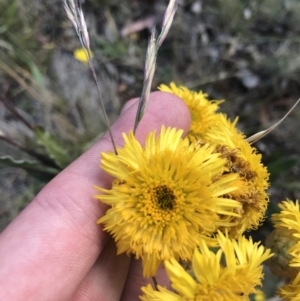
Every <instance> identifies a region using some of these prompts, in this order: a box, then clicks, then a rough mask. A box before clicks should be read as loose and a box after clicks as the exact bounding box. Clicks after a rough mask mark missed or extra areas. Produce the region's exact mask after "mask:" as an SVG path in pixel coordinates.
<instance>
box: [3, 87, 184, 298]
mask: <svg viewBox="0 0 300 301" xmlns="http://www.w3.org/2000/svg"><path fill="white" fill-rule="evenodd" d="M136 110H137V105H136V104H135V105H132V106H130V107H129V108H128V109H127V110H125V111H124V112H123V114H122V115H121V116H120V117H119V119H118V120H117V121H116V122H115V124H113V125H112V132H113V136H114V139H115V142H116V144H117V145H119V146H121V145H122V144H123V138H122V132H128V131H129V130H131V129H132V127H133V123H134V118H135V113H136ZM189 122H190V115H189V112H188V109H187V108H186V106H185V104H184V103H183V102H182V101H181V100H180V99H179V98H178V97H177V96H174V95H172V94H169V93H164V92H155V93H152V94H151V98H150V102H149V106H148V108H147V111H146V113H145V116H144V118H143V119H142V121H141V123H140V125H139V128H138V130H137V132H136V137H137V139H138V140H139V141H140V142H143V141H144V139H145V136H146V134H147V133H148V132H150V131H152V130H154V129H156V130H158V131H159V130H160V127H161V125H162V124H165V125H166V126H172V127H177V128H182V129H185V130H188V128H189ZM111 149H112V145H111V141H110V139H109V137H108V135H107V134H106V135H104V136H103V137H102V138H101V139H100V141H99V142H98V143H96V144H95V145H94V146H93V147H92V148H91V149H90V150H88V151H87V152H86V153H84V154H83V155H82V156H81V157H79V158H78V159H77V160H76V161H74V162H73V163H72V164H71V165H70V166H68V167H67V168H66V169H65V170H64V171H63V172H61V173H60V174H59V175H58V176H57V177H55V178H54V179H53V180H52V181H51V182H50V183H49V184H48V185H47V186H46V187H45V188H44V189H43V190H42V191H41V192H40V193H39V194H38V195H37V197H36V198H35V199H34V201H33V202H32V203H31V204H30V205H29V206H28V207H27V208H26V209H25V210H24V211H23V212H22V213H21V214H20V215H19V216H18V217H17V218H16V219H15V220H14V221H13V222H12V223H11V224H10V225H9V226H8V227H7V228H6V229H5V230H4V232H3V233H2V234H1V236H0V266H1V270H0V283H1V286H3V288H2V289H1V290H0V299H1V300H37V299H39V300H53V299H54V298H56V300H68V299H70V298H71V296H72V295H73V294H74V292H75V290H76V288H77V287H78V286H79V284H80V282H81V281H82V279H83V278H84V276H85V275H86V274H87V272H88V271H89V269H90V268H91V266H92V265H93V263H94V262H95V261H96V259H97V257H98V256H99V254H100V253H101V250H102V249H103V247H104V246H105V244H106V242H107V235H106V234H105V233H104V232H103V231H102V228H101V227H100V226H99V225H97V224H96V221H97V219H98V218H99V217H100V216H101V215H103V214H104V213H105V211H106V206H105V205H103V204H101V203H99V202H98V201H96V200H95V199H94V194H95V190H94V188H93V186H94V185H95V184H97V186H101V187H106V188H108V187H109V186H110V183H111V178H110V177H109V176H108V175H107V174H106V173H104V172H103V171H102V170H101V169H99V162H100V153H101V152H106V151H108V150H111ZM20 277H21V278H20ZM20 279H21V280H20ZM1 297H2V298H1Z"/></svg>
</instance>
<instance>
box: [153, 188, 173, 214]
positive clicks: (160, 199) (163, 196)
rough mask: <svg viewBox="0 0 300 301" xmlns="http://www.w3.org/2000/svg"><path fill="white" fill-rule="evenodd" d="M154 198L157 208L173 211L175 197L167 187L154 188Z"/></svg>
mask: <svg viewBox="0 0 300 301" xmlns="http://www.w3.org/2000/svg"><path fill="white" fill-rule="evenodd" d="M153 197H154V200H155V202H156V203H157V206H158V207H159V208H160V209H162V210H173V208H174V205H175V195H174V192H173V190H171V189H170V188H169V187H168V186H166V185H161V186H157V187H155V188H153Z"/></svg>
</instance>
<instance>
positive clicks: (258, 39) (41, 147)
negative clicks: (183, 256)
mask: <svg viewBox="0 0 300 301" xmlns="http://www.w3.org/2000/svg"><path fill="white" fill-rule="evenodd" d="M180 3H181V4H180V6H179V9H178V12H177V15H176V17H175V20H174V23H173V26H172V28H171V31H170V34H169V36H168V37H167V39H166V41H165V43H164V44H163V46H162V48H161V50H160V52H159V55H158V65H157V71H156V76H155V80H154V83H153V89H155V87H156V86H158V85H159V84H160V83H169V82H171V81H175V82H176V83H181V84H183V85H186V86H188V87H189V88H193V89H198V90H199V89H201V90H204V91H205V92H207V93H208V94H209V95H210V97H211V98H213V99H226V102H225V104H224V105H222V108H223V111H224V112H226V113H227V114H228V115H229V116H230V117H232V118H234V117H235V116H240V119H239V123H238V126H239V127H240V129H241V130H242V131H244V132H245V133H246V135H251V134H253V133H255V132H257V131H259V130H262V129H265V128H267V127H269V126H270V125H272V124H273V123H275V122H276V121H277V120H279V119H280V118H281V117H282V116H283V115H284V113H285V112H286V111H288V109H289V108H290V107H291V106H292V105H293V103H294V102H295V101H296V100H297V99H298V98H299V96H300V55H299V53H300V2H299V1H298V0H276V1H274V0H257V1H255V0H252V1H250V0H248V1H246V0H245V1H238V0H212V1H200V0H199V1H192V0H184V1H181V2H180ZM166 4H167V1H158V0H157V1H153V0H152V1H150V0H149V1H146V0H144V1H142V0H140V1H139V0H131V1H130V0H128V1H122V2H120V1H105V0H87V1H85V3H84V5H83V9H84V12H85V16H86V20H87V24H88V28H89V31H90V37H91V41H92V50H93V52H94V54H95V57H94V63H95V67H96V71H97V73H98V76H99V80H100V84H101V89H102V90H103V91H105V93H104V94H105V95H104V96H105V97H104V98H105V103H106V107H107V111H108V114H109V116H110V119H111V121H113V120H115V118H116V117H117V115H118V113H119V109H120V107H121V105H122V104H123V103H124V102H125V101H126V100H128V99H130V98H132V97H136V96H138V95H139V94H140V92H141V88H142V82H143V70H144V59H145V53H146V47H147V42H148V38H149V22H148V21H147V22H146V20H152V21H153V25H154V24H156V25H157V26H158V27H159V26H160V24H161V20H162V16H163V13H164V10H165V7H166ZM137 23H138V24H142V26H141V27H140V29H138V30H137V29H134V28H136V27H134V26H135V25H136V24H137ZM124 29H127V32H129V33H128V34H126V35H124V32H125V31H124ZM129 29H130V30H131V32H130V30H129ZM122 33H123V34H122ZM78 47H80V45H79V42H78V39H77V37H76V34H75V32H74V30H73V28H72V26H71V24H70V22H69V21H68V20H67V18H66V15H65V13H64V11H63V7H62V4H61V2H60V1H58V0H54V1H50V0H49V1H38V0H23V1H21V0H13V1H9V0H2V1H1V3H0V87H1V88H0V138H1V139H0V166H1V170H0V193H1V198H0V227H1V228H4V227H5V225H6V224H7V223H8V222H9V221H10V220H11V219H13V218H14V217H15V216H16V215H17V213H18V212H19V211H20V210H21V209H22V208H24V207H25V206H26V204H27V203H28V202H29V201H30V200H31V199H32V198H33V197H34V195H35V194H36V193H37V192H38V191H39V190H40V189H41V188H42V187H43V186H44V185H45V184H46V183H47V182H48V181H49V180H50V179H51V178H52V177H53V176H54V175H55V174H57V173H58V172H59V171H60V170H61V169H62V168H64V167H65V166H67V165H68V164H69V163H70V162H71V161H73V160H74V159H75V158H76V157H78V156H79V155H80V154H81V153H82V152H84V151H85V150H86V149H87V148H88V147H89V146H90V145H91V144H92V143H93V142H94V141H96V140H97V139H98V138H99V137H100V136H101V134H102V133H103V132H104V131H105V127H104V125H103V123H102V120H103V116H102V113H101V109H100V106H99V103H98V100H97V93H96V88H95V86H94V84H93V81H92V77H91V75H90V72H89V70H88V68H87V66H86V65H84V64H82V63H81V62H78V61H76V60H75V58H74V57H73V51H74V50H75V49H76V48H78ZM299 115H300V110H299V109H298V108H296V109H295V110H294V112H293V113H292V114H291V116H289V117H288V119H287V120H285V122H284V123H283V124H282V125H280V126H279V128H277V129H276V130H275V131H274V132H272V133H271V134H270V135H269V136H267V137H266V138H264V139H263V140H261V141H259V142H258V143H257V144H256V146H257V148H258V150H259V151H260V152H261V153H262V154H263V160H264V162H265V163H266V164H267V165H268V167H269V171H270V173H271V184H272V186H271V188H270V195H271V197H270V198H271V206H270V208H269V210H268V214H269V213H272V212H275V211H276V204H277V203H278V202H279V201H280V200H282V199H285V198H286V197H289V198H292V199H296V198H300V184H299V176H300V168H299V162H300V161H299V147H298V145H300V135H298V133H297V129H298V128H299V126H300V118H299ZM269 229H270V225H269V223H268V220H267V221H266V223H265V224H264V226H263V227H262V230H260V231H261V236H260V237H263V236H264V235H265V233H266V232H267V231H269Z"/></svg>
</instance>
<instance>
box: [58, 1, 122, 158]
mask: <svg viewBox="0 0 300 301" xmlns="http://www.w3.org/2000/svg"><path fill="white" fill-rule="evenodd" d="M62 3H63V6H64V8H65V11H66V13H67V16H68V18H69V20H70V21H71V22H72V24H73V26H74V28H75V30H76V33H77V36H78V38H79V41H80V43H81V46H82V48H83V49H84V51H85V54H86V57H87V58H88V63H89V67H90V70H91V72H92V75H93V79H94V81H95V84H96V87H97V93H98V97H99V102H100V106H101V109H102V111H103V115H104V119H105V125H106V126H107V129H108V133H109V136H110V139H111V143H112V145H113V148H114V151H115V153H117V148H116V145H115V141H114V138H113V135H112V132H111V129H110V123H109V120H108V117H107V114H106V109H105V105H104V100H103V97H102V93H101V90H100V86H99V81H98V77H97V75H96V71H95V68H94V65H93V62H92V57H91V49H90V39H89V34H88V30H87V26H86V22H85V19H84V14H83V11H82V8H81V4H80V1H78V0H62Z"/></svg>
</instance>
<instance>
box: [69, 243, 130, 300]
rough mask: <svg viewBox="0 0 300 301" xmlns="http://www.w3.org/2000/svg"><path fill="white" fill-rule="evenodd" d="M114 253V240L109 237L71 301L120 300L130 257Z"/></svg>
mask: <svg viewBox="0 0 300 301" xmlns="http://www.w3.org/2000/svg"><path fill="white" fill-rule="evenodd" d="M116 254H117V250H116V245H115V242H114V241H113V240H112V239H110V240H109V242H108V244H107V245H106V246H105V248H104V250H103V252H102V254H101V256H100V257H99V259H98V260H97V261H96V263H95V264H94V265H93V267H92V268H91V269H90V271H89V272H88V274H87V275H86V277H85V278H84V280H83V281H82V283H81V284H80V286H79V288H78V290H77V292H76V293H75V295H74V296H73V298H72V299H71V301H87V300H88V301H94V300H95V301H107V300H109V301H119V300H120V297H121V294H122V291H123V288H124V284H125V281H126V277H127V274H128V269H129V265H130V260H131V258H130V257H129V256H127V255H126V254H122V255H118V256H117V255H116Z"/></svg>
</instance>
